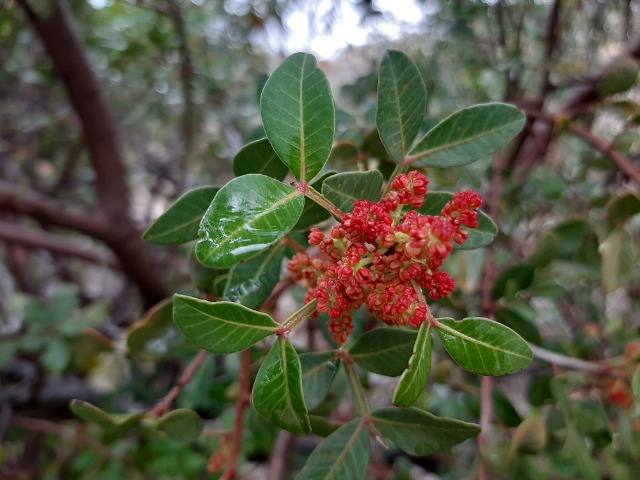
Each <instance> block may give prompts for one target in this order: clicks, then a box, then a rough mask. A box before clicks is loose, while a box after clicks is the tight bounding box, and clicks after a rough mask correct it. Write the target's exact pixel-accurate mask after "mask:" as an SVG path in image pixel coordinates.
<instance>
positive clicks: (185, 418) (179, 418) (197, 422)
mask: <svg viewBox="0 0 640 480" xmlns="http://www.w3.org/2000/svg"><path fill="white" fill-rule="evenodd" d="M158 429H159V430H160V431H162V432H164V433H166V434H167V436H168V437H169V438H170V439H171V440H173V441H174V442H177V443H188V442H191V441H193V440H196V439H197V438H198V437H199V436H200V434H201V433H202V430H203V429H204V420H202V418H200V415H198V414H197V413H196V412H194V411H193V410H189V409H187V408H179V409H177V410H173V411H172V412H169V413H167V414H166V415H165V416H164V417H162V418H161V419H160V420H159V421H158Z"/></svg>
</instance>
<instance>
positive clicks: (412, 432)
mask: <svg viewBox="0 0 640 480" xmlns="http://www.w3.org/2000/svg"><path fill="white" fill-rule="evenodd" d="M372 418H373V423H374V424H375V426H376V428H377V429H378V430H380V432H381V433H382V434H383V435H384V436H385V437H388V438H389V439H391V440H392V441H393V443H395V444H396V445H397V446H398V448H400V449H401V450H403V451H405V452H407V453H408V454H410V455H421V456H422V455H431V454H432V453H435V452H438V451H441V450H444V449H447V448H450V447H452V446H454V445H457V444H458V443H461V442H464V441H465V440H467V439H469V438H472V437H475V436H476V435H478V434H479V433H480V426H479V425H475V424H473V423H467V422H463V421H461V420H455V419H453V418H445V417H437V416H435V415H432V414H430V413H428V412H425V411H423V410H418V409H417V408H413V407H411V408H407V409H400V408H394V407H387V408H381V409H380V410H376V411H375V412H373V414H372Z"/></svg>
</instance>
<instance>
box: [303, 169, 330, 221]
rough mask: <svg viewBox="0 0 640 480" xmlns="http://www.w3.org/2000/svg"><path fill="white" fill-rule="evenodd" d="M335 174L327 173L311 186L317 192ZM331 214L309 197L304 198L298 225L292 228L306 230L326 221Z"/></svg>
mask: <svg viewBox="0 0 640 480" xmlns="http://www.w3.org/2000/svg"><path fill="white" fill-rule="evenodd" d="M335 174H336V172H327V173H325V174H323V175H321V176H320V177H318V179H317V180H316V181H315V182H313V184H312V185H311V187H312V188H314V189H315V190H317V191H320V190H322V185H323V184H324V181H325V180H326V179H327V178H329V177H332V176H333V175H335ZM330 216H331V214H330V213H329V212H328V211H327V210H326V209H325V208H324V207H322V206H320V205H318V204H317V203H316V202H314V201H313V200H311V199H310V198H309V197H304V208H303V209H302V215H300V219H299V220H298V223H296V224H295V226H294V227H293V229H294V230H307V229H309V228H311V227H313V226H314V225H317V224H318V223H320V222H323V221H325V220H327V219H328V218H329V217H330Z"/></svg>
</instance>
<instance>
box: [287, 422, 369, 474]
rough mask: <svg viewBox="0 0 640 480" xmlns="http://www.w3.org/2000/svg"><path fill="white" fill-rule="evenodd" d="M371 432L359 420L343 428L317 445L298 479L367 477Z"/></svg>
mask: <svg viewBox="0 0 640 480" xmlns="http://www.w3.org/2000/svg"><path fill="white" fill-rule="evenodd" d="M370 449H371V445H370V443H369V429H368V428H367V427H366V426H365V424H364V422H362V421H361V420H360V419H359V418H356V419H355V420H352V421H351V422H349V423H347V424H346V425H343V426H342V427H340V428H339V429H338V430H336V431H335V432H333V433H332V434H331V435H329V436H328V437H327V438H326V439H325V440H324V442H322V443H321V444H320V445H318V446H317V447H316V448H315V449H314V450H313V452H311V455H309V458H308V459H307V463H306V464H305V466H304V467H303V469H302V471H301V472H300V475H298V477H297V478H298V479H299V480H310V479H318V480H320V479H326V480H342V479H359V478H365V473H366V470H367V464H368V463H369V451H370Z"/></svg>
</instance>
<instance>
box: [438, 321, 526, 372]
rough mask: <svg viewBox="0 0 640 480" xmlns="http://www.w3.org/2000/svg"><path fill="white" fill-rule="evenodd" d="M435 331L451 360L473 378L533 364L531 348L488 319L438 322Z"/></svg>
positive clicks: (517, 336)
mask: <svg viewBox="0 0 640 480" xmlns="http://www.w3.org/2000/svg"><path fill="white" fill-rule="evenodd" d="M435 328H436V329H437V332H438V335H439V336H440V339H441V340H442V343H443V344H444V348H445V349H446V350H447V352H449V355H451V358H453V359H454V360H455V362H456V363H457V364H458V365H460V366H461V367H462V368H464V369H465V370H468V371H469V372H471V373H475V374H477V375H493V376H496V375H506V374H507V373H515V372H517V371H519V370H522V369H523V368H525V367H527V366H528V365H529V364H530V363H531V361H532V360H533V352H532V351H531V347H529V344H527V342H525V341H524V340H523V339H522V337H521V336H520V335H518V334H517V333H516V332H514V331H513V330H511V329H510V328H509V327H507V326H505V325H502V324H500V323H498V322H494V321H493V320H489V319H488V318H465V319H464V320H462V321H460V322H456V321H455V320H453V319H451V318H439V319H438V323H437V324H436V325H435Z"/></svg>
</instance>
